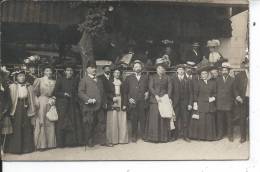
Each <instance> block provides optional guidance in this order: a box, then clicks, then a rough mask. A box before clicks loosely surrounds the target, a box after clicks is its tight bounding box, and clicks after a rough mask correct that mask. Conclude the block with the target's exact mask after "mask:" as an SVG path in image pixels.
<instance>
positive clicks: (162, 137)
mask: <svg viewBox="0 0 260 172" xmlns="http://www.w3.org/2000/svg"><path fill="white" fill-rule="evenodd" d="M166 68H167V65H166V64H165V63H160V62H158V61H157V63H156V71H157V74H155V75H154V76H151V77H150V81H149V91H150V93H151V95H150V108H149V114H148V117H147V125H146V140H147V141H151V142H168V141H169V139H170V138H169V134H170V119H169V118H162V117H161V115H160V113H159V108H158V102H160V101H161V100H160V99H161V97H162V96H164V95H166V94H167V95H168V96H170V95H171V94H172V93H171V92H172V83H171V80H170V77H169V76H167V75H166V73H165V71H166Z"/></svg>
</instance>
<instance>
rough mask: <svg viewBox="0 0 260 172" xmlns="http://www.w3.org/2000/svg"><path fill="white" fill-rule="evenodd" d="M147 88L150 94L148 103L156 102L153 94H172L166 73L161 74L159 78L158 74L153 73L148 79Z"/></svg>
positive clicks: (170, 82) (170, 83) (169, 80)
mask: <svg viewBox="0 0 260 172" xmlns="http://www.w3.org/2000/svg"><path fill="white" fill-rule="evenodd" d="M149 90H150V93H151V96H150V103H157V101H156V99H155V96H156V95H158V96H160V97H161V96H163V95H165V94H168V96H169V97H171V95H172V81H171V79H170V77H169V76H168V75H164V76H162V78H161V79H160V78H159V75H158V74H155V75H153V76H152V77H150V81H149Z"/></svg>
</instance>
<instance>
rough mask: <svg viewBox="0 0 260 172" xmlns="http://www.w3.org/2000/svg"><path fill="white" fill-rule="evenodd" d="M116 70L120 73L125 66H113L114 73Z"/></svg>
mask: <svg viewBox="0 0 260 172" xmlns="http://www.w3.org/2000/svg"><path fill="white" fill-rule="evenodd" d="M116 70H119V71H120V72H121V71H122V70H123V66H122V65H113V66H111V71H112V72H114V71H116Z"/></svg>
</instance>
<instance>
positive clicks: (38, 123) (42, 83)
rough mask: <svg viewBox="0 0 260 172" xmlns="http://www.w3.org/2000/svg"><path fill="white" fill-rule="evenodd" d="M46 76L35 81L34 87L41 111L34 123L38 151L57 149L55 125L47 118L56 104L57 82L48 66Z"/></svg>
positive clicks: (45, 69)
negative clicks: (55, 88)
mask: <svg viewBox="0 0 260 172" xmlns="http://www.w3.org/2000/svg"><path fill="white" fill-rule="evenodd" d="M43 72H44V76H43V77H42V78H37V79H36V80H35V81H34V84H33V87H34V91H35V93H36V95H37V96H38V103H39V109H38V112H37V115H36V118H35V121H34V125H35V127H34V141H35V147H36V149H38V150H45V149H50V148H55V147H56V136H55V123H54V122H52V121H49V120H48V119H47V117H46V114H47V112H48V111H49V109H50V107H51V106H52V105H54V104H55V97H53V90H54V87H55V83H56V82H55V80H53V79H52V73H53V70H52V68H51V67H49V66H46V67H44V69H43Z"/></svg>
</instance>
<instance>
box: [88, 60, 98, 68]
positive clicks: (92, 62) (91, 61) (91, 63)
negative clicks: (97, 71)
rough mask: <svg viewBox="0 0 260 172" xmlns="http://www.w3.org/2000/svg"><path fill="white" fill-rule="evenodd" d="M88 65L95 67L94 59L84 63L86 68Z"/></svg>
mask: <svg viewBox="0 0 260 172" xmlns="http://www.w3.org/2000/svg"><path fill="white" fill-rule="evenodd" d="M88 67H92V68H97V64H96V62H95V61H93V60H90V61H88V63H87V65H86V68H88Z"/></svg>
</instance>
